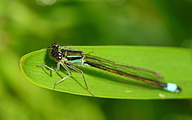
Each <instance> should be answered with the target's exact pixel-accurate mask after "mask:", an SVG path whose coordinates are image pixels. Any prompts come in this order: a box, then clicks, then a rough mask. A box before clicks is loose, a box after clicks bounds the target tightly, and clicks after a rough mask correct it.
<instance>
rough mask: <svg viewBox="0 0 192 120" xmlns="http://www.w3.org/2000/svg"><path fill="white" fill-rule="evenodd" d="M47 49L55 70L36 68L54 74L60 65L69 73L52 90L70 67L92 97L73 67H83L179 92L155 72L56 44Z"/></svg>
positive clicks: (175, 86)
mask: <svg viewBox="0 0 192 120" xmlns="http://www.w3.org/2000/svg"><path fill="white" fill-rule="evenodd" d="M48 49H50V57H51V58H52V59H54V60H55V61H56V62H57V70H54V69H53V68H51V67H49V66H47V65H37V66H45V67H46V68H48V69H50V70H52V71H54V72H58V71H59V69H60V65H62V66H63V67H64V68H65V69H66V70H67V72H68V73H69V75H68V76H66V77H64V78H63V79H61V80H59V81H58V82H56V84H55V86H54V89H53V90H55V89H56V87H57V85H58V84H59V83H61V82H62V81H64V80H65V79H67V78H68V77H70V76H71V75H72V72H71V71H70V69H69V68H68V67H70V68H72V69H74V70H76V71H77V72H80V73H81V74H82V76H83V79H84V83H85V86H86V89H87V90H88V91H89V93H90V94H91V95H93V96H94V94H93V93H92V92H91V91H90V90H89V88H88V86H87V83H86V80H85V77H84V74H83V71H81V70H80V69H78V68H76V67H74V65H83V66H92V67H96V68H99V69H102V70H105V71H109V72H112V73H116V74H119V75H122V76H126V77H129V78H133V79H135V80H138V81H142V82H145V83H148V84H151V85H153V86H155V87H158V88H161V89H163V90H166V91H169V92H175V93H179V92H181V88H180V87H179V86H177V85H176V84H175V83H164V82H161V81H160V80H161V79H162V78H163V77H162V75H161V74H160V73H158V72H155V71H151V70H147V69H144V68H139V67H134V66H129V65H121V64H117V63H115V62H113V61H111V60H107V59H104V58H101V57H97V56H93V55H90V54H85V53H84V52H83V51H78V50H73V49H71V48H70V47H67V46H59V45H58V44H57V43H53V44H52V45H51V46H50V47H48Z"/></svg>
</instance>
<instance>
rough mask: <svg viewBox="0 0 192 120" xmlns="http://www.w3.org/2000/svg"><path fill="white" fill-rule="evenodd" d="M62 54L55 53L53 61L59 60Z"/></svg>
mask: <svg viewBox="0 0 192 120" xmlns="http://www.w3.org/2000/svg"><path fill="white" fill-rule="evenodd" d="M61 59H62V54H61V53H60V52H58V53H57V56H56V57H55V60H61Z"/></svg>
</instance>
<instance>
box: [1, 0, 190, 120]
mask: <svg viewBox="0 0 192 120" xmlns="http://www.w3.org/2000/svg"><path fill="white" fill-rule="evenodd" d="M191 12H192V1H191V0H182V1H177V0H57V1H56V0H0V120H34V119H36V120H53V119H55V120H65V119H66V120H127V119H130V120H131V119H133V120H138V119H146V120H154V119H160V120H169V119H174V120H191V119H192V100H144V101H142V100H115V99H101V98H91V97H83V96H77V95H71V94H67V93H60V92H54V91H51V90H47V89H44V88H40V87H38V86H36V85H34V84H32V83H31V82H29V81H28V80H26V79H25V78H24V77H23V75H22V74H21V72H20V70H19V67H18V62H19V59H20V58H21V57H22V56H23V55H24V54H26V53H28V52H31V51H35V50H38V49H41V48H44V47H47V46H49V45H51V44H52V43H53V42H57V43H59V44H60V45H135V46H137V45H138V46H172V47H191V46H192V44H191V43H192V42H191V40H192V14H191ZM98 89H99V88H98Z"/></svg>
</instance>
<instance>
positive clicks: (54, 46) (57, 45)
mask: <svg viewBox="0 0 192 120" xmlns="http://www.w3.org/2000/svg"><path fill="white" fill-rule="evenodd" d="M51 47H52V48H59V44H57V43H53V44H52V45H51Z"/></svg>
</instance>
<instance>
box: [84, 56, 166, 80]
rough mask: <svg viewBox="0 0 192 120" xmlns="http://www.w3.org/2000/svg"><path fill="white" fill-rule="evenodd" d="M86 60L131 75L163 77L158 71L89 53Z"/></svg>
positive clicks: (151, 77) (160, 78)
mask: <svg viewBox="0 0 192 120" xmlns="http://www.w3.org/2000/svg"><path fill="white" fill-rule="evenodd" d="M85 60H86V61H91V62H93V63H96V64H99V65H101V66H105V67H108V68H110V69H115V70H118V71H121V72H124V73H126V74H131V75H134V76H139V77H142V78H146V79H151V80H157V81H160V80H162V79H163V76H162V75H161V74H160V73H158V72H156V71H152V70H148V69H144V68H140V67H135V66H130V65H122V64H118V63H115V62H114V61H111V60H107V59H104V58H101V57H97V56H93V55H89V54H85Z"/></svg>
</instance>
